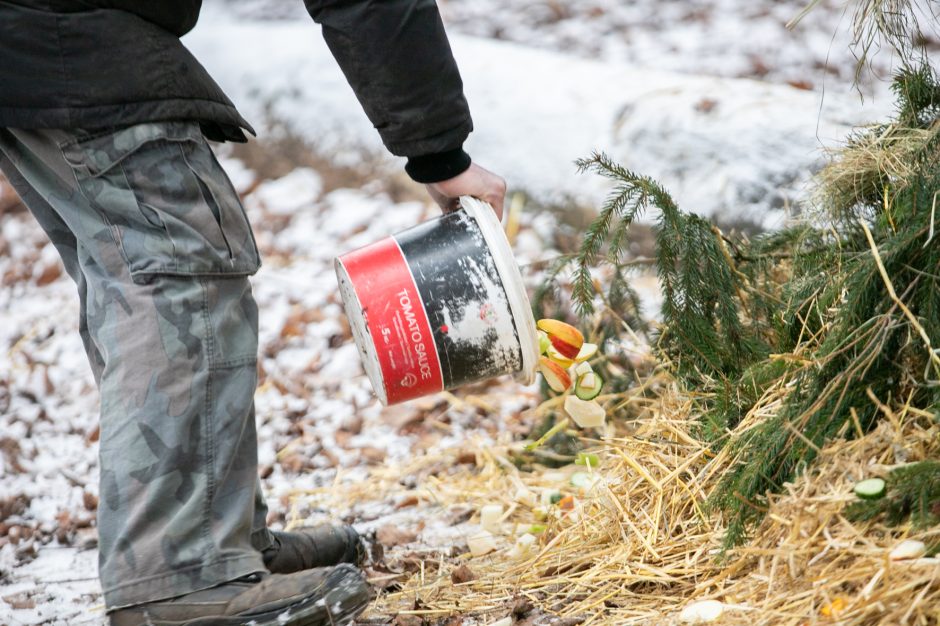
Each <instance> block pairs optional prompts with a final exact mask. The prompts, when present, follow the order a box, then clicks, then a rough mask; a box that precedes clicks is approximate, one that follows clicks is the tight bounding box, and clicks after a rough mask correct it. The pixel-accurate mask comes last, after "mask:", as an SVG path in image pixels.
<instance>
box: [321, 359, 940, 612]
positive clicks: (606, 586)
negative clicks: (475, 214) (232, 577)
mask: <svg viewBox="0 0 940 626" xmlns="http://www.w3.org/2000/svg"><path fill="white" fill-rule="evenodd" d="M659 385H660V391H659V393H657V394H656V397H652V398H651V397H649V395H650V394H649V393H648V390H649V388H650V385H646V386H645V387H646V389H647V393H646V394H645V395H644V396H640V395H634V396H632V397H628V398H625V399H623V400H622V401H621V402H622V403H631V404H633V405H634V406H633V407H632V409H633V412H635V413H638V414H639V415H640V418H639V419H637V420H636V421H634V422H631V423H630V424H627V425H625V426H624V425H622V426H621V427H620V428H619V431H618V432H609V433H608V436H607V437H605V438H604V440H602V441H597V442H595V443H596V444H597V452H598V455H599V457H600V466H599V467H598V468H596V469H589V470H588V471H593V472H594V473H596V474H597V476H598V477H599V478H598V480H597V482H596V483H594V484H593V485H590V486H589V487H587V488H581V489H579V488H577V487H574V486H572V485H571V484H570V483H569V481H568V476H569V475H570V474H571V473H572V472H573V471H575V470H577V471H584V470H585V468H583V467H570V468H566V469H564V470H562V471H558V470H544V471H537V472H519V471H518V470H517V469H516V467H515V466H514V465H513V464H512V463H511V462H510V461H509V458H510V453H511V451H512V444H507V445H504V446H496V447H488V448H481V449H478V450H477V451H476V457H477V461H476V464H475V466H470V467H468V466H466V465H459V464H458V458H457V457H458V455H459V454H460V452H459V451H456V450H455V451H451V452H445V453H440V454H428V455H427V456H423V457H420V458H416V459H414V460H413V461H412V462H411V463H409V464H408V465H407V466H404V467H394V468H390V467H385V468H378V469H376V470H375V471H373V473H372V476H371V477H370V480H367V481H362V482H359V483H356V484H348V483H344V482H343V481H342V480H340V481H338V483H337V484H336V485H335V486H334V487H333V488H328V489H324V490H321V491H319V492H314V493H305V494H303V497H304V498H312V499H313V500H314V501H315V502H316V503H317V504H318V505H322V506H327V507H334V508H333V510H337V508H335V507H338V508H339V509H343V508H345V507H348V506H350V505H352V504H355V503H359V504H363V503H366V502H370V501H375V500H376V498H379V497H384V498H385V499H387V500H388V499H391V500H395V501H402V500H403V499H406V498H418V499H419V500H420V504H419V507H420V508H419V510H418V513H419V514H421V515H426V516H428V517H429V518H432V519H433V518H436V517H440V516H441V515H442V512H443V511H446V510H448V507H453V506H467V507H471V508H472V509H473V510H476V511H478V510H479V508H480V507H481V506H482V505H484V504H488V503H494V502H498V503H502V504H503V505H504V510H505V511H506V514H505V515H504V524H503V528H504V529H505V536H504V537H501V538H500V542H501V543H500V549H499V550H497V551H496V552H493V553H491V554H489V555H486V556H482V557H475V558H474V557H471V556H470V555H469V554H467V553H466V552H467V551H466V549H465V546H460V549H459V550H457V551H449V550H441V551H439V552H438V553H436V554H435V553H434V552H433V551H431V552H425V553H423V554H424V556H422V557H421V562H420V563H417V564H415V563H412V566H411V567H409V568H407V570H409V571H406V572H405V573H404V574H402V575H401V576H399V577H398V580H399V581H400V585H395V586H392V587H390V589H391V591H390V592H387V593H384V594H383V595H381V596H380V597H379V599H378V601H377V603H376V604H375V606H374V607H373V608H372V610H371V612H370V613H369V614H367V617H366V620H365V623H376V624H377V623H386V621H387V620H388V619H390V617H391V616H395V615H399V616H414V617H412V621H414V623H422V622H421V621H415V620H417V619H418V617H420V618H422V619H423V620H424V622H423V623H427V624H445V623H446V624H489V623H492V622H494V621H496V620H497V619H500V618H505V617H507V616H508V615H510V613H511V612H513V610H514V607H515V611H516V612H517V613H518V612H519V611H520V610H521V609H525V608H527V606H532V607H535V608H534V613H529V615H530V617H529V621H528V622H525V623H527V624H529V623H531V624H536V623H541V624H574V623H585V624H618V625H625V624H673V623H681V622H680V621H679V613H680V612H681V610H682V609H683V608H684V607H686V606H687V605H689V604H690V603H691V602H694V601H699V600H704V599H715V600H718V601H720V602H722V603H723V604H724V613H723V615H722V617H721V618H720V619H719V620H718V622H717V623H721V624H781V625H792V626H802V625H807V626H808V625H810V624H830V623H838V624H849V625H856V624H857V625H862V624H918V625H919V624H937V623H938V620H940V559H937V558H920V559H916V560H911V561H892V560H890V559H889V556H888V555H889V552H890V551H891V549H892V548H893V547H894V546H895V545H896V544H897V543H898V542H899V541H901V540H902V539H906V538H908V537H911V538H916V539H920V540H922V541H924V542H925V543H926V544H928V545H931V543H934V544H935V543H937V541H938V540H940V528H934V529H932V530H931V529H929V530H927V531H923V532H920V533H914V532H912V531H911V530H910V529H906V528H893V529H889V528H885V527H883V526H880V525H879V524H877V523H871V522H868V523H864V524H852V523H850V522H849V521H848V520H847V519H846V518H845V517H843V515H842V514H841V512H842V510H843V509H844V507H845V506H846V504H848V503H850V502H853V501H855V500H856V497H855V496H854V495H853V492H852V486H853V484H854V483H855V482H856V481H858V480H860V479H863V478H870V477H873V476H879V475H884V474H886V473H887V471H889V470H890V469H891V468H893V467H896V466H897V465H898V464H900V463H902V462H905V463H906V462H913V461H918V460H922V459H925V458H929V457H931V456H933V457H934V458H936V456H937V454H938V452H940V427H938V425H937V423H936V422H935V421H934V420H933V418H932V416H930V415H929V414H926V413H924V412H923V411H919V410H917V409H915V408H913V407H906V408H904V410H903V411H900V412H898V413H890V412H889V414H888V415H887V416H886V417H887V419H885V420H883V421H882V422H881V423H880V425H879V426H878V427H877V428H876V429H875V430H874V431H872V432H871V433H869V434H868V435H866V436H864V437H860V438H857V439H854V440H851V441H844V440H840V441H836V442H834V443H832V444H831V445H829V446H827V447H826V448H824V449H823V450H822V451H821V454H820V457H819V460H818V461H817V462H816V463H815V464H814V465H813V467H812V470H811V472H810V473H804V474H803V475H802V476H801V477H800V479H799V480H797V481H795V482H794V483H793V484H790V485H787V486H786V493H785V494H784V495H780V496H772V497H771V500H770V507H769V511H768V514H767V516H766V518H765V521H764V522H763V524H762V525H761V526H760V527H759V528H758V529H757V530H756V532H755V534H754V537H753V540H752V541H751V542H750V543H749V544H747V545H745V546H742V547H741V548H738V549H734V550H732V551H729V552H728V553H726V554H724V555H722V554H721V538H722V526H721V522H720V519H717V518H716V516H715V515H713V514H711V513H710V512H709V511H708V509H707V507H706V500H707V499H708V497H709V495H710V494H711V493H712V491H713V490H714V489H715V487H716V486H717V483H718V480H719V479H720V477H721V475H722V473H723V472H724V471H725V470H726V469H727V468H728V467H729V465H730V464H731V463H733V462H735V459H732V458H729V456H728V454H727V453H726V452H722V453H719V454H717V455H714V454H713V453H712V452H710V451H709V449H708V448H707V447H706V446H705V445H703V444H702V443H700V442H699V441H698V440H697V439H696V438H695V437H694V436H693V435H692V432H693V431H694V423H695V417H696V416H695V415H694V412H693V411H694V409H693V407H694V403H693V402H692V399H691V398H689V397H687V396H686V395H683V394H682V393H681V392H680V391H679V390H678V389H677V387H676V386H675V385H673V384H672V383H671V382H670V381H669V380H668V379H665V378H663V377H660V378H659ZM782 395H783V391H780V390H778V391H777V392H776V395H774V394H773V393H769V394H768V395H767V397H766V398H765V399H764V401H762V402H761V403H759V405H758V407H757V408H756V409H755V410H754V411H752V413H751V414H750V415H749V416H748V417H747V419H746V420H745V421H744V422H742V424H741V425H740V426H739V429H747V428H751V427H752V426H753V425H754V424H756V423H757V422H759V421H760V420H761V419H762V417H764V416H766V415H767V414H768V413H772V412H773V411H775V409H776V406H777V405H778V403H779V402H780V398H781V397H782ZM611 408H615V407H611ZM884 410H886V411H887V410H888V409H887V408H886V407H885V408H884ZM464 454H465V453H464ZM406 476H407V477H410V479H409V480H406V481H402V478H403V477H406ZM402 483H406V484H411V485H416V486H414V487H411V488H409V487H406V486H404V485H403V484H402ZM555 491H560V492H562V493H563V494H570V495H574V500H575V505H574V508H573V509H572V510H569V511H562V510H561V509H560V508H559V507H558V506H550V507H548V512H549V519H548V520H547V521H542V522H539V523H541V524H544V525H545V526H546V529H545V530H544V532H542V533H541V534H539V537H538V542H537V544H536V547H535V548H534V549H533V550H532V551H531V552H530V553H528V554H527V555H526V556H524V557H522V558H519V557H516V558H513V557H511V556H510V555H509V554H508V552H509V550H508V548H509V547H510V546H511V545H512V544H513V541H514V535H515V532H514V531H515V530H516V527H517V526H518V527H519V528H521V529H526V528H528V526H529V525H530V524H532V523H535V522H538V514H539V511H538V510H537V509H539V508H540V507H541V504H542V502H544V501H545V498H544V497H543V496H542V494H545V493H551V492H555ZM476 519H477V518H476V517H474V518H473V521H476ZM474 532H476V530H475V527H474V526H473V525H468V528H467V529H466V532H465V534H466V535H467V536H469V535H472V534H473V533H474ZM457 552H462V553H461V554H457ZM393 554H394V550H393ZM411 554H412V557H413V556H414V552H412V553H411ZM451 554H456V556H449V555H451ZM460 565H466V566H467V567H469V569H470V572H472V576H474V578H473V579H472V580H469V581H466V582H456V583H455V582H454V580H452V574H453V572H454V569H455V568H457V567H458V566H460ZM466 573H467V572H466V570H464V571H463V573H462V574H461V575H462V576H464V577H466ZM389 577H394V574H391V575H389V574H386V575H381V574H377V575H376V579H377V582H380V583H387V580H388V578H389ZM456 580H462V578H460V575H458V576H457V578H456ZM531 615H539V616H541V617H540V618H539V619H536V620H533V619H532V617H531ZM551 615H554V616H557V618H554V621H552V620H553V618H551V617H550V616H551ZM453 616H460V619H456V620H455V619H454V618H453ZM448 618H450V619H452V620H453V621H447V620H448ZM558 618H561V619H560V621H559V619H558ZM398 619H399V620H402V619H403V618H402V617H399V618H398ZM539 620H541V621H539ZM401 623H409V624H410V623H412V622H407V621H406V622H401Z"/></svg>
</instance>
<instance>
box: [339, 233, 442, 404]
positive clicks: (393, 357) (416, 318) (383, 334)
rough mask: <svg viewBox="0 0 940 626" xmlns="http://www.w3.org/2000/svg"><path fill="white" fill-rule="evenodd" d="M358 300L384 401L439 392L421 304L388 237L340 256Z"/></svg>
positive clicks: (434, 355)
mask: <svg viewBox="0 0 940 626" xmlns="http://www.w3.org/2000/svg"><path fill="white" fill-rule="evenodd" d="M343 265H344V266H345V268H346V271H347V272H348V273H349V276H350V278H351V279H352V283H353V285H354V289H355V290H356V295H357V297H358V298H359V301H360V302H361V303H362V304H363V311H362V313H363V315H364V317H365V319H366V323H367V325H368V328H369V335H370V336H371V337H372V342H373V345H374V346H375V351H376V355H377V357H378V361H379V366H380V367H381V369H382V378H383V379H384V383H385V385H384V386H385V393H386V395H387V397H388V403H389V404H394V403H396V402H403V401H405V400H408V399H411V398H418V397H420V396H424V395H427V394H430V393H434V392H437V391H441V390H442V389H443V388H444V381H443V378H442V376H441V366H440V361H439V360H438V356H437V349H436V347H435V345H434V336H433V334H432V333H431V325H430V323H429V321H428V316H427V313H426V312H425V309H424V304H423V303H422V301H421V296H420V294H419V293H418V288H417V286H416V285H415V281H414V278H413V277H412V275H411V271H410V270H409V268H408V263H407V261H406V260H405V257H404V255H403V254H402V251H401V248H399V246H398V243H397V242H396V241H395V239H393V238H392V237H388V238H386V239H383V240H381V241H377V242H376V243H374V244H372V245H369V246H366V247H364V248H360V249H359V250H356V251H354V252H351V253H349V254H347V255H344V256H343Z"/></svg>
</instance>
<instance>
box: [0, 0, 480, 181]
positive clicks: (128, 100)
mask: <svg viewBox="0 0 940 626" xmlns="http://www.w3.org/2000/svg"><path fill="white" fill-rule="evenodd" d="M304 2H305V4H306V7H307V10H308V12H309V13H310V15H311V16H312V17H313V19H314V20H315V21H317V22H318V23H320V24H321V25H322V26H323V36H324V38H325V39H326V42H327V45H328V46H329V47H330V50H331V51H332V52H333V55H334V57H335V58H336V60H337V61H338V62H339V64H340V67H341V68H342V70H343V73H344V74H345V75H346V78H347V80H348V81H349V84H350V85H351V86H352V88H353V90H354V91H355V93H356V96H357V98H358V99H359V102H360V103H361V104H362V107H363V109H365V112H366V113H367V114H368V116H369V119H370V120H371V121H372V123H373V124H374V125H375V127H376V128H377V129H378V131H379V133H380V135H381V136H382V140H383V141H384V143H385V145H386V147H387V148H388V149H389V150H390V151H391V152H392V153H393V154H397V155H400V156H406V157H409V163H408V166H406V167H407V169H408V172H409V173H410V174H411V175H412V177H413V178H415V179H416V180H419V181H420V182H434V181H437V180H443V179H445V178H449V177H450V176H453V175H456V174H458V173H460V172H461V171H463V170H464V169H466V167H468V166H469V163H470V160H469V157H467V155H466V154H465V153H464V152H463V149H462V145H463V142H464V140H465V139H466V138H467V135H468V134H469V133H470V131H471V130H472V122H471V120H470V112H469V109H468V107H467V102H466V99H465V98H464V95H463V84H462V82H461V79H460V74H459V72H458V71H457V66H456V63H455V62H454V58H453V55H452V54H451V51H450V46H449V44H448V42H447V37H446V34H445V33H444V27H443V24H442V23H441V18H440V14H439V13H438V10H437V5H436V4H435V2H434V0H304ZM201 5H202V0H146V1H144V0H0V127H7V126H8V127H18V128H100V127H110V126H119V125H124V124H133V123H139V122H146V121H161V120H169V119H190V120H196V121H198V122H200V124H201V125H202V127H203V132H204V133H205V134H206V136H207V137H209V138H210V139H216V140H231V141H244V140H245V136H244V133H243V132H242V130H241V129H245V130H248V131H249V132H252V133H253V132H254V131H253V130H252V128H251V126H250V125H249V124H248V122H246V121H245V120H244V119H243V118H242V117H241V115H239V113H238V111H237V110H236V109H235V107H234V106H233V105H232V103H231V101H230V100H229V99H228V98H227V97H226V96H225V94H224V93H223V92H222V90H221V88H219V86H218V85H217V84H216V83H215V81H213V80H212V78H211V77H210V76H209V74H208V73H207V72H206V70H205V69H204V68H203V67H202V66H201V65H200V64H199V62H198V61H197V60H196V59H195V58H194V57H193V56H192V54H190V52H189V51H188V50H187V49H186V48H185V47H184V46H183V44H182V43H181V42H180V40H179V38H180V37H181V36H182V35H184V34H185V33H187V32H189V31H190V30H191V29H192V28H193V26H195V24H196V20H197V19H198V17H199V10H200V8H201ZM311 35H312V33H311ZM271 45H277V42H271Z"/></svg>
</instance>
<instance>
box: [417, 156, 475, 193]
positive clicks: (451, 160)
mask: <svg viewBox="0 0 940 626" xmlns="http://www.w3.org/2000/svg"><path fill="white" fill-rule="evenodd" d="M470 163H471V161H470V155H469V154H467V153H466V152H464V150H463V148H455V149H453V150H447V151H446V152H437V153H435V154H424V155H421V156H413V157H408V162H407V163H406V164H405V171H406V172H407V173H408V176H410V177H411V179H412V180H414V181H415V182H418V183H424V184H426V185H427V184H431V183H439V182H441V181H444V180H449V179H451V178H453V177H454V176H458V175H460V174H463V173H464V172H465V171H467V169H469V167H470Z"/></svg>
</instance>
